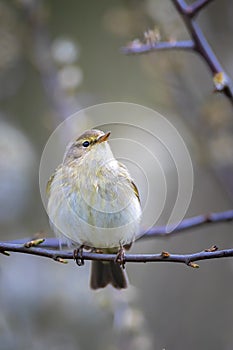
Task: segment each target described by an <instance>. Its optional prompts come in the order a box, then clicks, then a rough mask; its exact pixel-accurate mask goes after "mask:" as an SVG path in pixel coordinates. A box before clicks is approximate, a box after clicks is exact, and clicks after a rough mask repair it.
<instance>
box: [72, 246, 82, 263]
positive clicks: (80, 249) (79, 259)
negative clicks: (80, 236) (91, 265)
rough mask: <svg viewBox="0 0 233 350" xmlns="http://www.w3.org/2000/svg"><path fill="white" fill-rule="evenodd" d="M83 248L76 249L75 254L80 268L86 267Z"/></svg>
mask: <svg viewBox="0 0 233 350" xmlns="http://www.w3.org/2000/svg"><path fill="white" fill-rule="evenodd" d="M83 248H84V246H82V245H81V246H80V247H79V248H77V249H75V250H74V253H73V257H74V260H75V261H76V264H77V265H78V266H83V265H84V259H83Z"/></svg>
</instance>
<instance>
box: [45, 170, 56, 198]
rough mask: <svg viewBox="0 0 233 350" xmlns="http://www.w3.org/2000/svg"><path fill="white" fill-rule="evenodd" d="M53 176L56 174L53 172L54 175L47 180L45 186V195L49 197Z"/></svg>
mask: <svg viewBox="0 0 233 350" xmlns="http://www.w3.org/2000/svg"><path fill="white" fill-rule="evenodd" d="M55 175H56V172H54V173H53V174H52V175H51V176H50V178H49V180H48V182H47V185H46V194H47V196H49V195H50V190H51V185H52V182H53V179H54V177H55Z"/></svg>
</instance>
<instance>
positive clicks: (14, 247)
mask: <svg viewBox="0 0 233 350" xmlns="http://www.w3.org/2000/svg"><path fill="white" fill-rule="evenodd" d="M0 251H1V253H3V254H4V253H5V252H6V251H8V252H18V253H25V254H32V255H37V256H43V257H46V258H51V259H53V260H55V261H58V262H61V263H67V261H66V260H67V259H69V260H70V259H73V252H66V251H57V250H49V249H44V248H39V247H31V248H27V247H25V245H22V244H16V243H0ZM5 254H6V253H5ZM232 256H233V249H225V250H219V251H218V250H217V247H215V246H214V247H213V248H210V249H207V250H205V251H202V252H198V253H194V254H169V253H167V252H162V253H160V254H127V255H125V257H124V262H138V263H139V262H141V263H142V262H143V263H145V262H175V263H184V264H186V265H188V266H191V267H194V268H196V267H199V266H198V265H197V264H194V262H195V261H200V260H209V259H217V258H227V257H232ZM82 259H83V260H101V261H115V259H116V254H100V253H89V252H83V253H82Z"/></svg>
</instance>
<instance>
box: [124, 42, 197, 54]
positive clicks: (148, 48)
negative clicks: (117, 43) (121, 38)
mask: <svg viewBox="0 0 233 350" xmlns="http://www.w3.org/2000/svg"><path fill="white" fill-rule="evenodd" d="M173 49H175V50H193V49H194V43H193V41H192V40H184V41H160V42H156V43H150V44H142V43H138V42H136V43H134V42H132V43H130V44H129V46H125V47H123V48H122V52H123V53H125V54H130V53H134V54H142V53H149V52H152V51H165V50H173Z"/></svg>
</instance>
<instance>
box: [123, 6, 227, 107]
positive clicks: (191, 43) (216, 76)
mask: <svg viewBox="0 0 233 350" xmlns="http://www.w3.org/2000/svg"><path fill="white" fill-rule="evenodd" d="M171 1H172V3H173V4H174V6H175V8H176V10H177V11H178V12H179V14H180V15H181V17H182V19H183V21H184V23H185V25H186V27H187V30H188V32H189V34H190V36H191V40H188V41H177V42H174V45H172V43H171V42H169V41H168V42H167V45H166V42H162V43H159V42H156V43H152V44H148V43H141V42H140V41H138V40H136V42H135V41H133V42H132V43H130V44H129V45H127V46H126V47H124V48H123V49H122V51H123V52H124V53H126V54H143V53H148V52H153V51H157V50H162V47H164V48H166V50H168V49H173V50H176V49H179V50H180V49H183V50H187V49H188V50H192V51H194V52H196V53H198V54H199V55H200V56H201V57H202V58H203V59H204V60H205V62H206V64H207V66H208V67H209V69H210V71H211V72H212V74H213V83H214V86H215V91H217V92H222V93H224V94H225V95H226V96H227V97H228V98H229V100H230V101H231V103H233V82H232V80H231V78H230V77H229V75H227V73H226V72H225V70H224V69H223V67H222V65H221V63H220V62H219V60H218V58H217V57H216V55H215V54H214V52H213V50H212V48H211V47H210V45H209V43H208V41H207V40H206V38H205V36H204V34H203V32H202V30H201V29H200V27H199V25H198V24H197V23H196V21H195V18H196V16H197V14H199V13H200V11H201V10H202V9H203V8H204V7H205V6H206V5H208V4H209V3H210V2H211V1H213V0H197V1H196V2H194V4H192V5H187V4H186V2H185V1H184V0H171ZM160 44H161V47H160Z"/></svg>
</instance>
